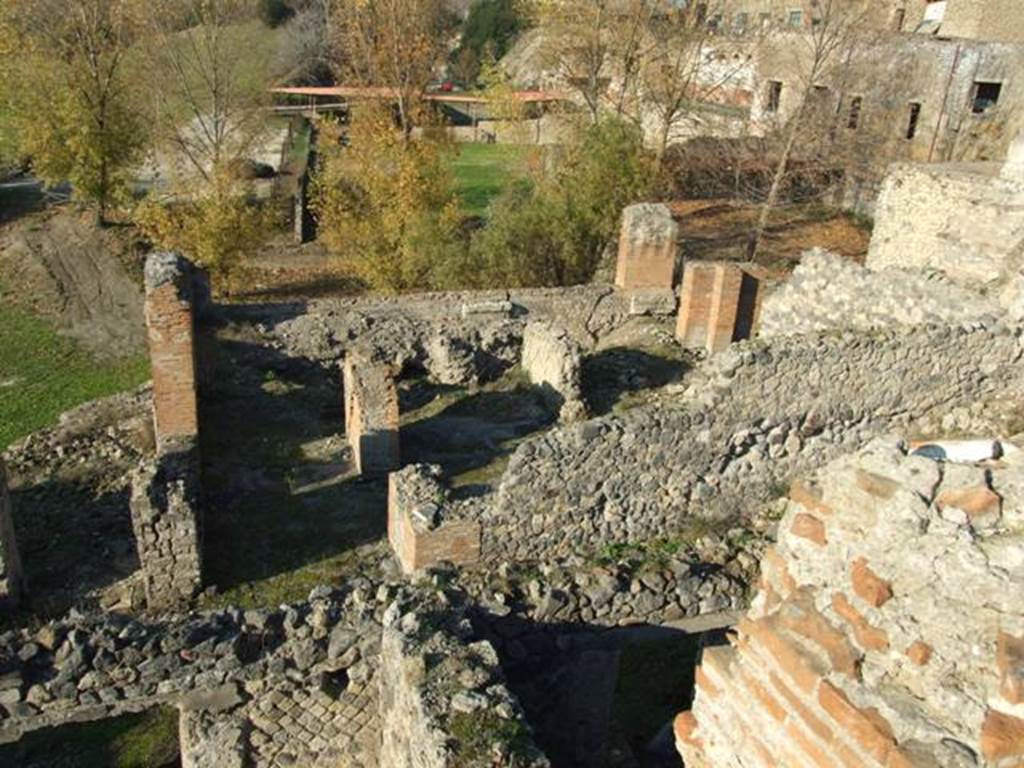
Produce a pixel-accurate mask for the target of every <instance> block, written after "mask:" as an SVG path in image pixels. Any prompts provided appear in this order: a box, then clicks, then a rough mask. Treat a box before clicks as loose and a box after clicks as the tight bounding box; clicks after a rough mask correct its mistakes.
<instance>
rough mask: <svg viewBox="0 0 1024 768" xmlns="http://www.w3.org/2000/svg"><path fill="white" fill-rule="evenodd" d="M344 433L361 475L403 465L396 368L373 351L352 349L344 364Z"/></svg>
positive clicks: (378, 472)
mask: <svg viewBox="0 0 1024 768" xmlns="http://www.w3.org/2000/svg"><path fill="white" fill-rule="evenodd" d="M342 391H343V397H344V399H345V401H344V411H345V437H346V438H347V440H348V442H349V445H350V446H351V448H352V459H353V463H354V464H355V468H356V471H357V472H358V473H359V474H361V475H374V474H382V473H387V472H391V471H393V470H396V469H398V467H399V466H400V446H399V442H398V427H399V413H398V389H397V388H396V386H395V371H394V369H393V368H392V366H391V365H390V364H388V363H386V362H381V361H379V360H375V359H373V357H372V355H370V354H362V353H359V352H355V351H353V352H350V353H349V354H347V355H346V356H345V362H344V365H343V366H342Z"/></svg>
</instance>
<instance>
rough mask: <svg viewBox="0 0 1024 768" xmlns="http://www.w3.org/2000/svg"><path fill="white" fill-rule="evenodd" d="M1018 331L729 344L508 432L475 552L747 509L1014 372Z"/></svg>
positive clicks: (515, 552) (595, 538) (545, 552)
mask: <svg viewBox="0 0 1024 768" xmlns="http://www.w3.org/2000/svg"><path fill="white" fill-rule="evenodd" d="M1020 358H1021V348H1020V340H1019V332H1018V330H1016V329H1014V328H1008V327H1004V326H1000V325H987V326H986V325H983V324H981V323H976V324H968V325H965V326H962V327H953V328H926V327H922V328H913V329H909V330H907V329H900V330H898V331H896V330H891V331H878V332H875V333H873V334H872V335H870V336H864V335H858V334H853V333H847V334H841V335H836V336H824V337H786V338H780V339H777V340H773V341H757V342H744V343H739V344H734V345H733V346H732V347H730V348H729V349H728V350H727V351H726V352H723V353H720V354H718V355H715V356H714V357H712V358H711V359H710V360H709V361H708V362H707V363H706V364H705V365H704V366H703V367H702V368H701V369H699V370H698V371H697V372H696V373H695V374H694V375H693V377H692V378H691V380H690V389H689V396H688V397H687V398H682V399H681V401H669V400H666V401H663V402H658V403H656V404H652V405H646V406H642V407H639V408H637V409H635V410H633V411H627V412H626V413H624V414H621V415H613V416H606V417H602V418H598V419H592V420H590V421H587V422H583V423H581V424H577V425H572V426H566V427H560V428H557V429H555V430H552V431H550V432H548V433H546V434H545V435H542V436H540V437H538V438H536V439H532V440H529V441H527V442H525V443H523V444H522V445H520V446H519V447H518V448H517V449H516V451H515V453H514V454H513V456H512V458H511V460H510V462H509V466H508V469H507V470H506V472H505V474H504V475H503V477H502V479H501V482H500V485H499V488H498V491H497V496H496V498H494V499H493V500H492V503H491V504H489V505H488V506H487V507H486V509H485V510H484V511H483V512H482V513H481V514H482V517H481V522H482V524H483V531H482V532H483V542H482V553H483V557H484V558H485V559H487V560H491V559H496V558H504V559H529V558H535V557H551V556H554V555H556V554H560V553H568V552H573V551H578V550H584V551H592V550H593V549H596V548H599V547H602V546H605V545H607V544H609V543H613V542H626V541H640V540H644V539H649V538H654V537H664V536H669V535H671V533H672V531H673V530H674V529H676V528H678V527H679V526H680V525H681V523H682V522H683V521H684V520H685V519H686V517H687V516H689V515H693V514H700V515H717V514H729V513H732V512H737V511H742V510H744V509H749V508H750V507H751V506H752V505H754V504H756V503H757V500H759V499H767V498H770V497H771V496H772V495H773V494H774V493H775V490H774V489H775V488H777V487H778V485H779V483H781V482H783V481H784V480H786V479H787V478H789V477H790V476H791V475H792V473H793V472H795V471H798V470H800V469H801V468H804V467H810V466H817V465H819V464H820V463H822V462H823V461H825V460H827V459H829V458H832V457H834V456H836V455H838V454H839V453H841V452H843V451H846V450H851V449H853V448H855V447H857V446H858V445H860V444H862V443H863V442H864V441H865V440H867V439H868V438H870V437H872V436H874V435H876V434H879V433H882V432H885V431H888V430H890V429H893V428H894V427H900V426H902V425H905V424H907V423H909V422H911V421H912V420H914V419H916V418H919V417H921V416H922V415H923V414H926V413H928V412H929V411H930V410H931V409H933V408H936V407H939V406H942V407H951V406H955V405H957V404H958V403H963V402H970V401H973V400H975V399H976V398H978V397H979V396H981V395H984V394H986V393H991V392H993V391H995V390H996V389H997V388H1003V387H1006V386H1009V383H1010V382H1015V381H1019V377H1020V374H1021V373H1022V371H1024V367H1022V365H1021V360H1020Z"/></svg>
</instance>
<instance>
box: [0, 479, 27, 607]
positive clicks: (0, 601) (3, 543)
mask: <svg viewBox="0 0 1024 768" xmlns="http://www.w3.org/2000/svg"><path fill="white" fill-rule="evenodd" d="M23 579H24V577H23V572H22V570H21V558H20V556H19V554H18V543H17V539H16V538H15V536H14V518H13V517H12V515H11V497H10V493H9V492H8V489H7V468H6V467H5V466H4V462H3V460H2V459H0V609H7V608H15V607H17V605H18V603H19V602H20V600H21V596H22V591H23V588H24V583H23Z"/></svg>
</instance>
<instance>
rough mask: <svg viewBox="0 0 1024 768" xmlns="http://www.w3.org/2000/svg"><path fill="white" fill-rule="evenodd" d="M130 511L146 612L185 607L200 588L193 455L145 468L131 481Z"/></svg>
mask: <svg viewBox="0 0 1024 768" xmlns="http://www.w3.org/2000/svg"><path fill="white" fill-rule="evenodd" d="M130 507H131V513H132V529H133V530H134V532H135V546H136V550H137V551H138V553H139V564H140V565H141V567H142V575H143V583H144V585H145V588H146V602H147V605H148V607H149V609H150V610H156V611H163V610H171V609H174V608H178V607H180V606H182V605H184V604H186V603H187V602H188V601H189V600H191V599H192V598H193V597H194V596H195V595H196V594H198V592H199V590H200V588H201V587H202V583H203V577H202V554H201V528H202V518H201V515H200V508H199V455H198V451H197V449H196V448H195V447H191V448H185V449H184V450H181V451H177V452H168V453H164V454H161V455H159V456H157V457H155V458H153V459H151V460H148V461H146V462H144V463H143V464H142V466H141V467H140V468H139V469H138V470H137V472H136V473H135V476H134V477H133V478H132V496H131V503H130Z"/></svg>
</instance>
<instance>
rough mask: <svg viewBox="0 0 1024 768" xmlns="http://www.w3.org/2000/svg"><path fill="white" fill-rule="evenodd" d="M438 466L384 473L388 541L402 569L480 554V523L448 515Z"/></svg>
mask: <svg viewBox="0 0 1024 768" xmlns="http://www.w3.org/2000/svg"><path fill="white" fill-rule="evenodd" d="M442 475H443V473H442V471H441V468H440V467H438V466H433V465H425V464H413V465H410V466H407V467H404V468H402V470H401V471H399V472H392V473H391V475H390V476H389V477H388V541H389V542H390V544H391V550H392V551H393V552H394V553H395V557H396V558H398V562H399V564H400V565H401V566H402V571H403V572H404V573H406V574H411V573H415V572H416V571H420V570H422V569H424V568H428V567H430V566H433V565H437V564H438V563H442V562H447V563H452V564H453V565H460V566H466V565H473V564H475V563H476V562H477V561H479V559H480V523H479V522H478V521H476V520H470V519H459V518H458V517H453V516H452V515H451V511H452V510H451V506H450V504H449V499H448V489H447V487H446V486H445V485H444V483H443V481H442Z"/></svg>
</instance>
